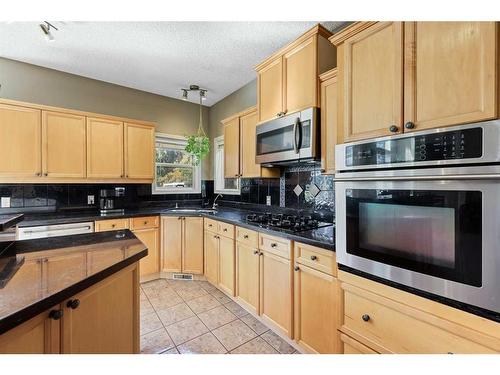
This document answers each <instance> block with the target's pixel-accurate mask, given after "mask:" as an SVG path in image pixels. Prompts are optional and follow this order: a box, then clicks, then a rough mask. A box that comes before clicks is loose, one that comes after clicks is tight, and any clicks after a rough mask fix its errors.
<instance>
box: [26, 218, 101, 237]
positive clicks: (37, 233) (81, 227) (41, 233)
mask: <svg viewBox="0 0 500 375" xmlns="http://www.w3.org/2000/svg"><path fill="white" fill-rule="evenodd" d="M93 232H94V223H93V222H92V221H89V222H84V223H70V224H55V225H41V226H36V227H22V228H18V229H17V236H16V237H17V239H18V240H32V239H35V238H47V237H59V236H69V235H72V234H83V233H93Z"/></svg>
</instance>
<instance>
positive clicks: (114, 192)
mask: <svg viewBox="0 0 500 375" xmlns="http://www.w3.org/2000/svg"><path fill="white" fill-rule="evenodd" d="M124 200H125V188H124V187H116V188H114V189H101V190H99V208H100V210H101V215H109V214H123V213H124V212H125V209H124Z"/></svg>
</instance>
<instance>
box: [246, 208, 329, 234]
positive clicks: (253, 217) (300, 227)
mask: <svg viewBox="0 0 500 375" xmlns="http://www.w3.org/2000/svg"><path fill="white" fill-rule="evenodd" d="M246 220H247V222H248V223H252V224H257V225H259V226H260V227H268V228H271V229H277V230H283V231H285V232H292V233H295V232H302V231H306V230H311V229H317V228H322V227H328V226H332V225H333V224H332V223H327V222H323V221H318V220H315V219H313V218H312V217H311V216H298V215H285V214H272V213H269V212H266V213H255V214H250V215H247V217H246Z"/></svg>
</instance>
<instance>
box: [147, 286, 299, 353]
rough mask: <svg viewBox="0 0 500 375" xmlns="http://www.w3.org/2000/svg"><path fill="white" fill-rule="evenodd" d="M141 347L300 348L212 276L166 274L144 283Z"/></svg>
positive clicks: (151, 349) (265, 350)
mask: <svg viewBox="0 0 500 375" xmlns="http://www.w3.org/2000/svg"><path fill="white" fill-rule="evenodd" d="M141 353H162V354H179V353H180V354H195V353H199V354H201V353H203V354H230V353H234V354H294V353H297V351H296V350H295V349H294V348H293V347H292V346H291V345H290V344H288V343H287V342H286V341H285V340H283V339H282V338H280V337H279V336H278V335H277V334H276V333H275V332H273V331H272V330H271V329H269V328H268V327H267V326H265V325H264V324H262V323H261V322H260V321H258V320H257V319H255V318H254V317H253V316H252V315H251V314H249V313H248V312H247V311H246V310H244V309H243V308H242V307H241V306H239V305H238V304H237V303H236V302H234V301H232V300H231V299H230V298H229V297H227V296H226V295H225V294H224V293H222V292H221V291H220V290H218V289H217V288H215V287H214V286H213V285H211V284H209V283H208V282H207V281H184V280H181V281H178V280H164V279H160V280H155V281H150V282H147V283H143V284H141Z"/></svg>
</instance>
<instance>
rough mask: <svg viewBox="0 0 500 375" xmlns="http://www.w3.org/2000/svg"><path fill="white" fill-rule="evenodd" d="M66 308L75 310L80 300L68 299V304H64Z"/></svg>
mask: <svg viewBox="0 0 500 375" xmlns="http://www.w3.org/2000/svg"><path fill="white" fill-rule="evenodd" d="M66 306H67V307H69V308H70V309H73V310H74V309H76V308H78V306H80V300H79V299H70V300H69V301H68V303H67V304H66Z"/></svg>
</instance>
